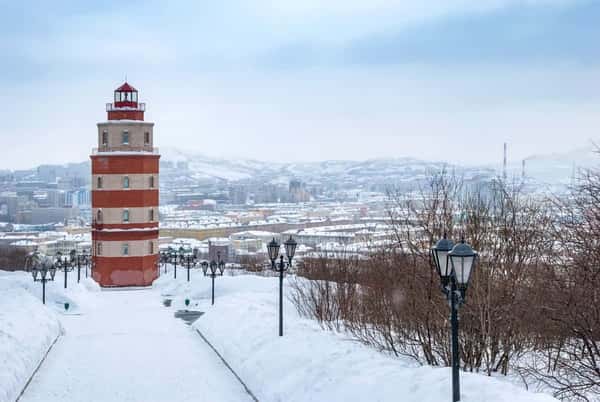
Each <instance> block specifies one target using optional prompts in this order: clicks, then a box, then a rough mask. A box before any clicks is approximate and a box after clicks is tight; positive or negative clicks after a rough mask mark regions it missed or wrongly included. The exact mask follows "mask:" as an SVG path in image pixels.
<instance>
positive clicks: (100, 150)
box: [92, 145, 159, 155]
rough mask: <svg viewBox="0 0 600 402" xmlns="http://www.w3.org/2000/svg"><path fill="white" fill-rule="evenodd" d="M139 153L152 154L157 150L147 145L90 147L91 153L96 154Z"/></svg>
mask: <svg viewBox="0 0 600 402" xmlns="http://www.w3.org/2000/svg"><path fill="white" fill-rule="evenodd" d="M110 152H113V153H132V154H135V153H140V154H152V155H158V154H159V150H158V148H156V147H149V146H141V147H133V146H126V145H124V146H116V147H115V146H108V145H107V146H104V147H99V148H92V155H98V154H106V153H110Z"/></svg>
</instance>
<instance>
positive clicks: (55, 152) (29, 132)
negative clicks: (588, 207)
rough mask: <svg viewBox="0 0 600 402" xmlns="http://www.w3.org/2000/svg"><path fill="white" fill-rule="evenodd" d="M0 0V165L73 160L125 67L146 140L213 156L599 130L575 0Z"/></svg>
mask: <svg viewBox="0 0 600 402" xmlns="http://www.w3.org/2000/svg"><path fill="white" fill-rule="evenodd" d="M2 7H3V8H4V9H5V10H6V11H7V12H4V13H2V15H3V16H2V17H0V19H1V22H2V28H0V30H1V31H2V33H3V35H2V36H1V38H2V39H0V49H2V50H3V51H4V53H5V54H8V55H10V57H8V58H7V61H6V62H5V63H4V64H3V66H0V72H1V73H2V74H1V76H0V85H1V86H2V88H3V92H4V93H3V94H2V95H0V107H1V110H3V111H4V116H3V117H2V119H0V140H1V141H2V142H3V144H4V147H5V149H6V150H11V152H5V154H4V155H3V156H4V158H3V160H2V162H0V168H31V167H34V166H37V165H40V164H45V163H59V164H61V163H65V162H79V161H84V160H86V159H87V157H88V155H89V152H90V149H91V148H92V147H93V144H94V141H95V130H96V127H95V124H96V123H97V122H100V121H102V120H103V115H104V112H105V111H104V104H105V103H107V102H110V100H111V95H112V89H114V88H115V87H116V86H118V85H120V84H121V83H122V81H124V80H125V76H127V78H128V81H129V82H130V83H131V84H132V85H134V86H135V87H136V88H138V89H139V91H140V100H141V101H142V102H147V104H148V112H147V113H148V117H149V119H151V120H153V121H156V123H157V130H159V132H160V133H161V136H160V140H159V141H158V142H157V146H159V147H162V146H169V147H175V148H179V149H186V150H190V151H194V152H199V153H202V154H206V155H210V156H214V157H223V158H228V159H234V158H243V159H257V160H265V161H319V160H332V159H342V160H365V159H372V158H390V157H415V158H419V159H425V160H447V161H449V162H454V163H457V162H458V163H461V164H488V163H499V161H500V160H501V149H502V144H503V143H504V142H508V143H509V144H510V155H511V159H513V160H520V159H522V158H524V157H527V156H530V155H532V154H540V153H542V154H548V153H556V152H560V151H564V150H570V149H574V148H581V147H585V146H587V145H590V147H591V142H590V141H591V140H597V139H598V137H599V135H598V130H597V127H599V126H600V114H599V113H598V111H599V110H600V96H599V95H598V94H599V92H600V84H599V82H600V73H598V69H597V67H598V64H599V61H600V52H599V51H598V49H597V47H596V46H595V45H594V38H597V37H598V34H600V32H599V31H600V27H598V26H597V24H596V23H595V21H597V18H598V16H600V6H599V5H598V4H594V3H593V2H590V1H570V2H567V1H558V0H552V1H527V2H518V1H488V2H472V1H461V2H439V1H431V2H429V3H427V5H424V6H417V5H406V4H404V3H403V2H398V1H387V2H382V1H381V2H369V4H368V5H366V4H362V3H361V2H344V3H342V2H330V3H328V4H327V5H322V4H317V3H316V2H303V3H302V4H290V3H283V4H277V5H269V4H268V3H267V2H254V3H253V4H252V5H251V6H250V5H248V4H246V3H243V2H227V3H223V4H213V5H209V6H206V5H204V6H202V7H200V6H196V5H193V4H182V3H179V4H176V5H165V4H161V3H160V2H155V3H150V4H149V5H147V6H144V7H140V4H139V3H135V2H133V3H128V4H127V5H123V4H120V3H115V2H110V1H109V2H102V3H98V4H97V5H94V6H93V7H92V6H89V5H86V6H85V7H83V6H79V5H77V3H76V2H59V3H52V4H51V5H47V4H44V3H36V2H23V3H20V4H16V3H3V4H2ZM90 7H92V8H90ZM275 33H276V34H275ZM57 141H58V142H59V144H60V146H57ZM465 143H466V144H468V145H469V152H464V151H463V149H464V144H465ZM49 149H51V150H52V152H49V151H48V150H49Z"/></svg>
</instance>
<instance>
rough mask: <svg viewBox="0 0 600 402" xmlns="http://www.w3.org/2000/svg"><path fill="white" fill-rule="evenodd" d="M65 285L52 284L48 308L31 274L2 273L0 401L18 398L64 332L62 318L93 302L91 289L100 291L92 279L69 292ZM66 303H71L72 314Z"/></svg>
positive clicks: (0, 273) (6, 401)
mask: <svg viewBox="0 0 600 402" xmlns="http://www.w3.org/2000/svg"><path fill="white" fill-rule="evenodd" d="M70 279H71V280H73V277H71V278H70ZM75 282H76V280H75ZM62 286H63V282H48V284H47V287H46V303H47V304H46V306H44V305H43V304H42V302H41V297H42V286H41V284H40V283H34V282H33V280H32V278H31V275H30V274H27V273H25V272H5V271H0V363H1V364H0V402H13V401H15V400H16V399H17V397H18V396H19V394H20V393H21V391H22V390H23V388H24V387H25V384H26V383H27V381H28V380H29V378H30V377H31V375H32V374H33V372H34V371H35V369H36V367H37V366H38V365H39V364H40V361H41V360H42V359H43V357H44V356H45V354H46V352H47V351H48V349H49V348H50V346H51V345H52V344H53V342H54V341H55V340H56V339H57V338H58V336H59V335H60V334H61V332H62V331H63V328H62V325H61V323H60V319H59V317H60V316H61V315H62V314H77V311H80V310H81V305H82V304H86V301H91V300H92V299H93V295H90V292H89V290H90V289H91V290H97V289H98V285H97V284H96V283H95V282H93V281H92V280H91V279H87V280H84V281H83V282H82V283H81V284H79V285H78V284H77V283H69V286H70V287H69V288H68V289H67V290H64V289H63V288H62ZM65 302H68V303H69V304H70V306H69V307H70V308H69V311H68V312H65V310H64V303H65ZM87 304H89V303H87ZM71 306H72V307H71Z"/></svg>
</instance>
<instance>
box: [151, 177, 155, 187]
mask: <svg viewBox="0 0 600 402" xmlns="http://www.w3.org/2000/svg"><path fill="white" fill-rule="evenodd" d="M150 188H154V176H150Z"/></svg>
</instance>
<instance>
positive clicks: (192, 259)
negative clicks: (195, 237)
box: [185, 249, 198, 282]
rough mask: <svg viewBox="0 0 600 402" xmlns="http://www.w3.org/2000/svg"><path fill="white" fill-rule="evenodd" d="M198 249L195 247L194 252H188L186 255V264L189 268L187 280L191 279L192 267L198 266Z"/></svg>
mask: <svg viewBox="0 0 600 402" xmlns="http://www.w3.org/2000/svg"><path fill="white" fill-rule="evenodd" d="M197 255H198V253H197V249H194V251H193V253H192V254H187V255H186V256H185V265H186V268H187V281H188V282H189V281H190V268H193V267H195V266H196V264H198V259H197Z"/></svg>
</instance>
